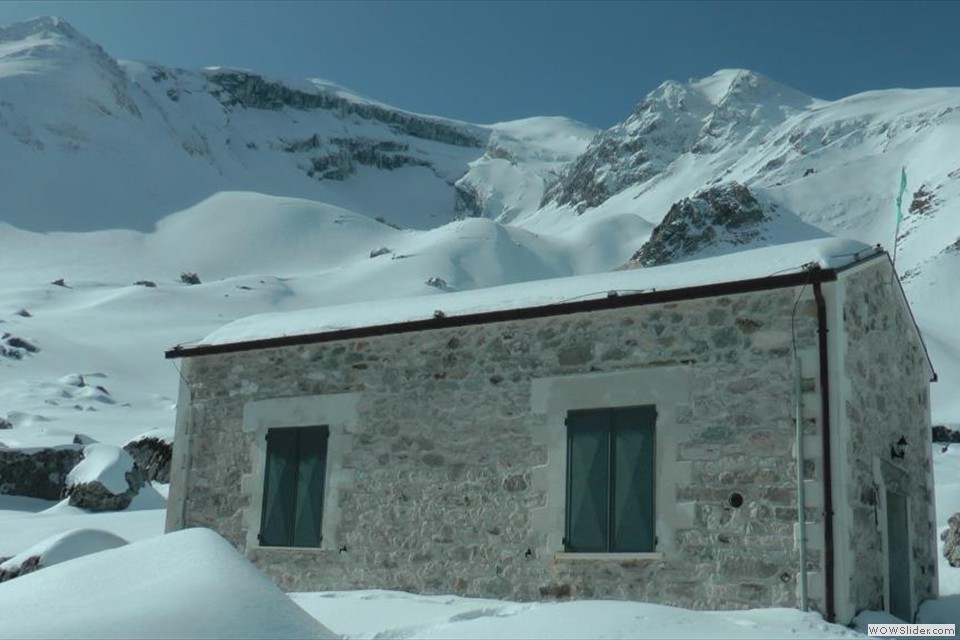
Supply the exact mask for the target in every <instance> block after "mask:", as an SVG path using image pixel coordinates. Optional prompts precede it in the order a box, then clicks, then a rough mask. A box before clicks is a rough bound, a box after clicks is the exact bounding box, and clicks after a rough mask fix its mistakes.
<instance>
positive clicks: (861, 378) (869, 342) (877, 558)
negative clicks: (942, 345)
mask: <svg viewBox="0 0 960 640" xmlns="http://www.w3.org/2000/svg"><path fill="white" fill-rule="evenodd" d="M846 282H847V284H846V296H845V301H844V304H843V321H844V326H845V329H846V331H845V340H844V345H843V349H844V351H845V357H844V360H843V366H844V370H845V379H846V381H848V383H849V387H848V389H849V390H848V392H847V393H846V394H845V398H844V400H845V401H844V403H843V406H842V407H841V410H842V411H843V412H844V414H845V418H846V421H847V423H848V424H849V436H848V440H847V442H846V451H845V453H846V456H847V458H848V459H849V460H850V467H851V477H850V483H849V485H848V497H847V498H848V500H849V501H850V505H851V511H852V515H853V525H854V526H853V528H852V530H851V536H850V540H849V549H850V552H851V553H852V555H853V561H852V564H853V570H852V571H851V573H850V576H849V582H850V593H851V599H852V602H853V604H854V606H855V608H856V610H861V609H874V610H883V608H884V568H883V560H884V554H883V547H882V544H883V543H882V539H881V531H882V530H883V529H884V526H885V513H884V512H883V511H882V510H881V509H882V508H884V505H883V504H882V503H883V500H884V499H885V497H884V495H883V494H884V491H883V488H884V487H886V488H888V489H891V490H895V491H897V492H899V493H903V494H905V495H907V496H908V497H909V509H910V524H911V526H912V530H911V532H910V542H911V544H910V546H911V549H910V550H909V554H910V558H911V565H912V566H911V577H912V581H913V594H914V596H913V606H914V608H915V609H916V607H918V606H919V604H920V602H922V601H923V600H924V599H926V598H929V597H932V596H934V595H935V592H934V588H935V585H936V583H937V576H936V571H937V569H936V567H937V565H936V559H935V553H936V552H935V549H936V541H935V539H934V536H935V532H936V525H935V520H933V519H932V518H933V517H934V514H933V511H932V506H931V505H932V503H933V495H932V491H933V484H932V479H931V473H932V466H931V465H932V460H931V455H932V454H931V450H930V447H931V445H930V431H931V428H930V405H929V402H930V397H929V374H928V373H927V369H926V366H925V364H926V356H925V354H924V352H923V348H922V345H921V344H920V343H919V341H917V340H916V338H913V337H912V336H911V334H912V331H913V328H912V327H911V326H910V325H909V323H910V318H909V316H908V315H907V314H906V312H905V311H902V310H901V308H900V306H899V304H900V301H899V298H898V297H899V291H898V286H899V285H898V284H897V282H896V281H895V280H893V279H892V278H891V272H890V269H889V265H888V264H887V263H883V264H881V265H878V266H875V267H872V268H869V269H865V270H863V271H860V272H859V273H856V274H853V275H852V276H851V277H850V278H848V279H847V281H846ZM901 436H904V437H905V439H906V441H907V443H908V445H907V448H906V452H905V455H904V457H903V458H902V459H899V458H898V459H894V458H892V457H891V455H890V448H891V446H892V445H893V444H894V443H896V442H897V441H898V440H899V439H900V437H901ZM878 467H879V468H878ZM932 550H933V551H932Z"/></svg>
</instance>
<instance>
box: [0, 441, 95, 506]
mask: <svg viewBox="0 0 960 640" xmlns="http://www.w3.org/2000/svg"><path fill="white" fill-rule="evenodd" d="M82 457H83V447H82V446H74V445H64V446H61V447H56V448H49V449H22V450H21V449H0V494H7V495H15V496H27V497H30V498H40V499H42V500H59V499H60V498H61V497H63V490H64V486H65V484H66V478H67V474H69V473H70V470H71V469H73V468H74V467H75V466H76V465H77V463H79V462H80V460H81V458H82Z"/></svg>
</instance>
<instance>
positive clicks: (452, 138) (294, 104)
mask: <svg viewBox="0 0 960 640" xmlns="http://www.w3.org/2000/svg"><path fill="white" fill-rule="evenodd" d="M208 78H209V79H210V81H211V82H212V83H214V85H216V86H217V87H219V88H218V89H215V90H214V91H213V92H212V93H213V95H214V96H215V97H216V98H217V99H218V100H219V101H220V102H221V103H222V104H223V105H225V106H229V107H233V106H241V107H246V108H248V109H270V110H275V111H276V110H279V109H283V108H284V107H289V108H291V109H303V110H307V109H325V110H328V111H336V112H337V113H338V114H339V115H340V116H341V117H342V116H346V115H355V116H358V117H360V118H363V119H365V120H375V121H377V122H382V123H384V124H387V125H390V127H391V128H392V129H394V130H395V131H397V132H398V133H403V134H406V135H410V136H413V137H415V138H422V139H424V140H435V141H437V142H443V143H446V144H452V145H457V146H461V147H482V146H483V145H484V142H485V141H484V140H482V139H481V138H480V137H478V136H476V135H474V134H472V133H471V132H470V131H469V130H467V128H466V127H458V126H456V125H454V124H453V123H450V122H444V121H443V120H441V119H439V118H427V117H423V116H418V115H414V114H410V113H405V112H403V111H399V110H396V109H390V108H388V107H385V106H382V105H378V104H374V103H370V102H360V101H356V100H350V99H348V98H346V97H344V96H342V95H338V94H337V93H335V92H333V91H324V90H321V89H320V88H319V87H318V90H317V92H315V93H313V92H311V93H308V92H306V91H300V90H298V89H292V88H290V87H288V86H286V85H284V84H281V83H279V82H269V81H267V80H264V79H263V78H262V77H261V76H258V75H256V74H253V73H247V72H243V71H232V70H231V71H215V72H211V73H210V74H209V76H208Z"/></svg>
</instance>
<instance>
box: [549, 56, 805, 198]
mask: <svg viewBox="0 0 960 640" xmlns="http://www.w3.org/2000/svg"><path fill="white" fill-rule="evenodd" d="M809 102H810V98H809V97H808V96H805V95H803V94H801V93H799V92H797V91H794V90H792V89H789V88H788V87H784V86H783V85H780V84H778V83H776V82H773V81H772V80H770V79H769V78H765V77H763V76H762V75H760V74H757V73H752V72H749V71H741V70H729V71H721V72H718V73H716V74H714V75H713V76H711V77H710V78H705V79H704V80H701V81H697V82H691V83H687V84H680V83H677V82H673V81H670V82H665V83H663V84H662V85H660V86H659V87H657V89H655V90H654V91H653V92H651V93H650V94H649V95H648V96H647V97H646V98H645V99H644V100H643V101H642V102H641V103H640V104H639V105H637V108H636V109H635V110H634V112H633V114H631V115H630V117H629V118H627V119H626V120H625V121H623V122H622V123H620V124H618V125H616V126H614V127H612V128H610V129H607V130H606V131H602V132H600V133H599V134H597V136H596V137H595V138H594V140H593V142H591V143H590V146H589V147H588V148H587V151H586V152H585V153H584V154H583V155H581V156H580V157H579V158H577V160H576V161H575V162H574V163H573V164H572V165H571V166H570V168H569V169H568V170H567V171H566V172H565V173H564V175H563V177H562V178H561V180H560V181H559V182H558V183H557V184H555V185H553V186H552V187H551V188H550V189H548V190H547V191H546V193H544V197H543V201H542V204H548V203H550V202H555V203H557V204H560V205H569V206H573V207H574V208H575V209H576V210H577V211H578V212H580V213H583V212H584V211H585V210H587V209H589V208H591V207H595V206H598V205H600V204H602V203H603V202H604V201H605V200H607V199H608V198H609V197H610V196H612V195H615V194H616V193H619V192H620V191H622V190H623V189H625V188H627V187H629V186H632V185H635V184H641V183H644V182H646V181H648V180H651V179H653V178H654V177H656V176H657V175H658V174H660V173H661V172H662V171H664V170H665V169H666V168H667V167H668V166H669V165H670V164H671V163H672V162H674V161H675V160H677V159H678V158H680V157H681V156H683V155H686V154H691V155H696V156H700V155H707V154H712V153H716V152H719V151H721V150H724V149H729V148H731V147H732V146H735V145H737V144H739V143H744V142H747V143H750V142H756V141H759V138H761V137H762V136H763V135H764V134H766V133H767V132H769V131H771V130H772V129H773V128H774V127H775V126H776V125H777V124H779V123H781V122H783V121H784V120H785V119H786V118H787V117H788V116H789V115H790V114H792V113H796V112H798V111H799V110H801V109H802V108H803V107H804V106H805V105H807V104H808V103H809Z"/></svg>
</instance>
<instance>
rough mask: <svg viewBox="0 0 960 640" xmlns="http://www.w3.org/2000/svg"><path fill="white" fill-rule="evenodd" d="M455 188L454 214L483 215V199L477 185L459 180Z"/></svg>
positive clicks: (460, 216)
mask: <svg viewBox="0 0 960 640" xmlns="http://www.w3.org/2000/svg"><path fill="white" fill-rule="evenodd" d="M453 189H454V190H453V215H454V216H455V217H457V218H480V217H482V216H483V199H482V198H481V196H480V193H479V192H478V191H477V188H476V186H474V185H472V184H469V183H465V182H464V181H459V182H457V183H456V184H455V185H454V187H453Z"/></svg>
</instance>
